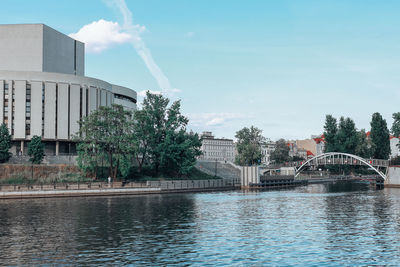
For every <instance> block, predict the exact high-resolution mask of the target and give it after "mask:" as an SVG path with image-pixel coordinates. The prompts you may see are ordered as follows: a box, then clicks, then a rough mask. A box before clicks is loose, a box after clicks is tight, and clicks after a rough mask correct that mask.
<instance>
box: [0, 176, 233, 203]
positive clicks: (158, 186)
mask: <svg viewBox="0 0 400 267" xmlns="http://www.w3.org/2000/svg"><path fill="white" fill-rule="evenodd" d="M233 189H237V187H235V185H234V184H233V182H232V181H231V180H175V181H147V182H145V183H132V182H130V183H122V182H115V183H111V184H108V183H102V182H97V183H83V184H79V183H78V184H53V185H1V186H0V199H22V198H52V197H90V196H118V195H144V194H162V193H187V192H209V191H226V190H233Z"/></svg>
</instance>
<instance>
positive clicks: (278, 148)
mask: <svg viewBox="0 0 400 267" xmlns="http://www.w3.org/2000/svg"><path fill="white" fill-rule="evenodd" d="M289 150H290V148H289V146H288V144H287V142H286V141H285V139H279V140H278V141H276V144H275V150H274V151H272V153H271V160H273V161H275V163H284V162H287V161H289V160H290V157H289Z"/></svg>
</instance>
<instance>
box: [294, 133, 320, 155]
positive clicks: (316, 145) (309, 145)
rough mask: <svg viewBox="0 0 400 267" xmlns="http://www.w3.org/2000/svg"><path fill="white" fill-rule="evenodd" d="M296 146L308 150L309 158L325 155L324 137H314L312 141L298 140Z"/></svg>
mask: <svg viewBox="0 0 400 267" xmlns="http://www.w3.org/2000/svg"><path fill="white" fill-rule="evenodd" d="M296 146H297V148H298V149H304V150H306V151H307V157H309V156H310V155H313V156H317V155H320V154H322V153H324V148H325V139H324V135H312V136H311V138H310V139H304V140H296Z"/></svg>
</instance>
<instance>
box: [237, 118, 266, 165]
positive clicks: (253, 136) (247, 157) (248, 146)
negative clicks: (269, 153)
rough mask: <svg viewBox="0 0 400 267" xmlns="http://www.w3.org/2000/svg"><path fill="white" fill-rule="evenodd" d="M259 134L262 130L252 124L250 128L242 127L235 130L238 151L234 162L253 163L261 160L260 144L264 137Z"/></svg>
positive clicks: (240, 163) (239, 163)
mask: <svg viewBox="0 0 400 267" xmlns="http://www.w3.org/2000/svg"><path fill="white" fill-rule="evenodd" d="M261 134H262V130H260V129H258V128H256V127H254V126H251V127H250V128H247V127H244V128H243V129H241V130H240V131H237V132H236V135H235V137H236V139H237V144H236V148H237V152H238V154H237V156H236V159H235V162H236V164H238V165H254V164H258V163H260V162H261V159H262V153H261V145H262V144H263V143H264V142H265V137H263V136H262V135H261Z"/></svg>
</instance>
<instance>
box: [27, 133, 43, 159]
mask: <svg viewBox="0 0 400 267" xmlns="http://www.w3.org/2000/svg"><path fill="white" fill-rule="evenodd" d="M28 156H29V157H30V158H29V161H30V162H32V164H40V163H42V160H43V158H44V144H43V143H42V137H40V136H37V135H34V136H33V137H32V139H31V141H30V142H29V144H28Z"/></svg>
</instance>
